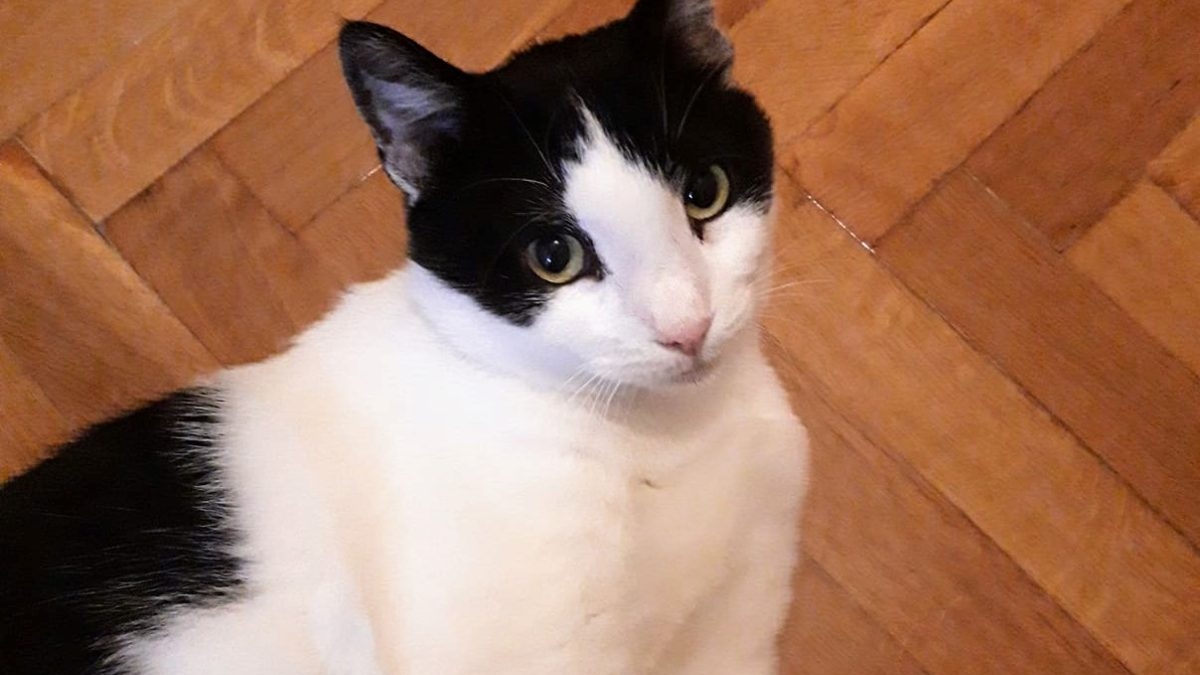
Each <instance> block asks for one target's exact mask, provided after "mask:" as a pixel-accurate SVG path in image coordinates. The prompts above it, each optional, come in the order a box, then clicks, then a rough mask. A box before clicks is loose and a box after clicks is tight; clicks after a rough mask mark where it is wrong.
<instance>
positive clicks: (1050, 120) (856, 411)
mask: <svg viewBox="0 0 1200 675" xmlns="http://www.w3.org/2000/svg"><path fill="white" fill-rule="evenodd" d="M629 4H630V0H490V1H489V2H487V3H478V2H471V1H469V0H444V1H442V2H414V1H413V0H119V1H110V2H101V1H100V0H59V1H57V2H44V1H42V0H8V1H7V2H6V3H5V4H4V5H3V6H0V100H2V101H3V105H0V143H2V144H0V478H2V477H4V476H8V475H12V474H13V473H15V472H17V471H20V470H22V469H23V468H25V467H27V466H29V465H30V464H31V463H33V462H34V461H36V460H37V458H39V457H41V456H43V455H44V454H45V453H46V452H48V450H47V448H49V447H52V445H53V444H54V442H56V441H58V440H61V439H64V438H67V437H69V436H70V435H71V434H72V433H73V432H75V431H77V430H79V429H80V428H81V427H83V426H85V425H87V424H88V423H91V422H94V421H96V420H99V419H101V418H103V417H105V416H107V415H110V414H112V413H114V412H115V411H118V410H121V409H122V408H125V407H128V406H130V405H132V404H134V403H135V402H137V401H139V400H143V399H146V398H148V397H152V396H154V395H156V394H159V393H163V392H165V391H167V390H169V389H172V388H174V387H177V386H180V385H181V384H184V383H186V382H187V381H188V380H189V379H190V378H192V377H194V376H196V375H198V374H201V373H204V372H206V371H209V370H211V369H213V368H216V367H218V365H219V364H231V363H238V362H244V361H247V360H251V359H257V358H260V357H263V356H266V355H268V354H271V353H273V352H275V351H276V350H278V349H279V348H280V347H281V346H282V345H283V344H285V342H286V340H287V338H288V337H289V336H290V335H292V334H294V333H295V332H296V331H298V330H300V329H301V328H302V327H304V326H305V325H306V324H308V323H309V322H311V321H312V320H313V319H314V318H316V317H317V316H319V315H320V314H321V312H322V311H323V310H324V309H326V308H327V307H328V305H329V303H330V300H331V298H332V297H333V296H334V295H335V293H336V292H337V291H338V289H340V288H342V287H344V286H345V285H347V284H349V283H351V282H354V281H357V280H363V279H367V278H371V277H377V276H379V275H381V274H382V273H384V272H385V271H386V270H388V269H389V268H391V267H393V266H394V265H396V264H398V262H399V261H400V259H401V258H402V255H403V253H402V252H403V231H402V228H401V227H399V223H400V222H401V220H402V217H403V216H402V203H401V201H400V197H399V195H398V194H397V192H396V191H395V190H394V189H393V188H391V186H390V185H389V184H388V183H387V181H386V180H385V179H384V178H383V176H382V174H380V173H378V172H376V168H377V167H376V159H375V156H374V153H373V150H372V148H371V144H370V141H369V138H368V136H367V133H366V130H365V128H364V127H363V125H362V124H361V123H360V122H359V121H358V120H357V119H356V118H355V115H354V111H353V109H352V107H351V104H350V102H349V97H348V96H347V95H346V93H345V92H344V91H343V87H342V84H341V81H340V75H339V73H338V69H337V63H336V54H335V53H334V51H333V49H332V48H331V47H330V43H331V40H332V39H333V38H334V35H335V33H336V30H337V27H338V22H339V18H340V17H350V18H359V17H369V18H371V19H373V20H377V21H380V22H383V23H388V24H390V25H393V26H396V27H397V28H400V29H401V30H404V31H405V32H407V33H409V34H410V35H412V36H414V37H416V38H418V39H419V40H421V41H422V42H424V43H425V44H427V45H428V46H429V47H431V48H432V49H434V50H435V51H437V52H439V53H440V54H443V55H444V56H446V57H447V58H449V59H450V60H452V61H454V62H455V63H458V64H459V65H462V66H465V67H470V68H486V67H489V66H491V65H493V64H495V63H497V61H498V60H499V59H501V58H503V56H504V55H505V54H506V53H507V52H508V51H510V50H511V49H512V48H514V47H516V46H519V45H523V44H526V43H528V42H529V41H531V40H537V39H544V38H550V37H553V36H556V35H561V34H563V33H565V32H571V31H578V30H583V29H586V28H588V27H590V26H593V25H596V24H597V23H599V22H600V21H603V20H606V19H609V18H614V17H616V16H619V15H620V14H622V13H623V12H624V11H625V10H626V9H627V7H628V5H629ZM718 5H719V12H718V14H719V17H720V20H721V21H722V23H723V24H724V25H725V27H726V28H727V29H728V31H729V34H730V35H731V36H732V37H733V39H734V41H735V42H736V44H737V48H738V64H737V69H736V73H737V77H738V78H739V79H740V80H741V81H742V82H743V83H745V84H746V85H747V86H749V87H750V88H751V89H753V90H754V91H755V92H757V93H758V94H759V95H760V97H761V99H762V101H763V103H764V105H765V106H766V107H767V108H768V110H769V112H770V113H771V115H772V118H773V120H774V123H775V126H776V129H777V132H778V138H779V157H780V173H779V175H780V181H779V183H780V188H779V200H780V202H781V208H780V222H779V233H778V256H777V257H778V261H777V265H778V270H779V271H778V277H779V283H780V285H789V284H792V282H796V283H795V284H794V285H789V286H788V287H787V288H786V289H785V290H782V291H781V292H780V293H779V295H778V296H777V297H776V299H775V301H774V303H773V305H772V306H771V308H770V310H769V313H768V316H767V317H766V319H765V321H766V323H767V326H768V328H769V331H770V339H769V343H770V344H769V347H770V350H771V353H772V355H773V358H775V360H776V362H777V364H778V366H779V368H780V370H781V372H782V373H783V374H784V376H785V379H786V381H787V383H788V386H789V388H790V390H791V392H792V394H793V397H794V401H795V405H796V406H797V408H798V409H799V410H800V411H801V412H802V413H803V415H804V417H805V419H806V421H807V423H808V425H809V426H810V428H811V431H812V435H813V438H814V443H815V454H814V472H813V487H812V497H811V500H810V504H809V508H808V512H807V516H806V519H805V523H804V526H805V542H804V551H803V554H804V556H803V564H802V565H801V567H800V568H799V570H798V571H797V574H796V581H795V587H796V601H795V605H794V607H795V608H794V612H793V616H792V618H791V621H790V622H789V624H788V628H787V630H786V631H785V634H784V635H783V636H782V638H781V639H782V642H783V646H784V654H785V659H786V664H787V672H789V673H795V674H800V673H805V674H813V675H839V674H845V675H862V674H864V673H880V674H889V675H890V674H896V673H900V674H910V673H912V674H917V673H925V674H927V675H960V674H963V673H997V674H1004V675H1014V674H1020V673H1045V674H1055V675H1058V674H1067V673H1078V674H1080V675H1097V674H1105V673H1112V674H1119V673H1136V674H1137V675H1151V674H1159V673H1162V674H1166V673H1176V674H1184V673H1200V547H1198V545H1200V377H1198V373H1200V337H1198V336H1200V224H1198V222H1197V219H1198V218H1200V117H1197V112H1198V110H1200V39H1198V38H1197V36H1198V35H1200V3H1198V2H1196V0H1087V1H1081V0H728V1H727V2H720V1H719V2H718Z"/></svg>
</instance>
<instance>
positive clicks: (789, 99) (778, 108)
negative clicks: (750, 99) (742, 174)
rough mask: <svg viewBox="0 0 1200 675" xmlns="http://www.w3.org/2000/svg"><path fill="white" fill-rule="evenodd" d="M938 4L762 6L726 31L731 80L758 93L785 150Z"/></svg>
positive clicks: (858, 1) (863, 1) (784, 1)
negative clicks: (733, 56) (732, 52)
mask: <svg viewBox="0 0 1200 675" xmlns="http://www.w3.org/2000/svg"><path fill="white" fill-rule="evenodd" d="M946 2H947V0H898V1H895V2H875V1H873V0H853V1H851V2H847V1H846V0H805V1H804V2H795V1H794V0H769V1H768V2H766V3H765V4H764V5H763V6H762V7H760V8H758V9H756V10H754V11H753V12H751V13H749V14H747V15H746V16H745V17H744V18H743V20H742V21H741V22H740V23H738V24H737V25H735V26H734V27H733V29H732V30H731V32H730V35H731V37H732V38H733V41H734V45H735V48H736V49H737V50H738V52H737V60H736V61H735V64H734V65H735V67H734V75H735V76H736V78H737V80H738V82H740V83H742V84H744V85H745V86H747V87H748V88H750V89H751V90H752V91H754V92H755V93H756V94H758V95H759V97H760V99H761V101H762V104H763V106H764V107H765V108H766V109H767V112H769V113H770V115H771V118H772V120H773V122H774V127H775V133H776V140H777V142H778V144H779V146H780V147H781V148H788V147H790V146H791V145H792V144H793V143H794V142H795V140H796V139H797V138H798V137H799V136H800V135H801V134H802V133H803V132H804V131H805V130H806V129H807V128H808V127H809V126H810V125H811V124H812V123H813V121H814V120H816V119H817V118H818V117H820V116H821V115H822V114H824V113H826V112H827V111H828V110H829V109H830V108H831V107H832V106H833V105H834V103H835V102H837V101H838V100H840V99H841V98H842V97H843V96H845V95H846V93H847V92H848V91H850V89H851V88H852V87H854V86H855V85H856V84H858V83H859V82H860V81H862V79H863V78H864V77H866V76H867V74H868V73H870V72H871V71H872V70H874V69H875V68H876V67H877V66H878V65H879V64H880V62H882V61H883V60H884V59H885V58H887V57H888V55H889V54H891V53H892V52H893V51H894V50H895V49H896V47H898V46H899V45H900V44H901V43H903V42H904V41H905V40H907V39H908V38H909V37H911V36H912V34H913V33H914V32H915V31H916V30H917V29H918V28H919V27H921V26H922V25H923V23H924V22H925V21H927V20H928V19H929V18H930V17H931V16H933V15H934V14H935V13H936V12H937V11H938V10H940V9H941V8H942V7H943V6H945V5H946Z"/></svg>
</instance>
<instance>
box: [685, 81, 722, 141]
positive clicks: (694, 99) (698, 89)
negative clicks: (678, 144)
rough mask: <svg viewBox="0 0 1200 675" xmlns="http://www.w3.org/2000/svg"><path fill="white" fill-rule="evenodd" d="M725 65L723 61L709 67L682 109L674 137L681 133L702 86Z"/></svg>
mask: <svg viewBox="0 0 1200 675" xmlns="http://www.w3.org/2000/svg"><path fill="white" fill-rule="evenodd" d="M725 65H726V64H724V63H718V64H716V65H714V66H713V67H712V68H710V69H709V71H708V73H707V74H706V75H705V76H704V79H702V80H700V84H699V86H697V87H696V91H695V92H694V93H693V94H692V98H691V100H689V101H688V104H687V107H686V108H684V109H683V117H682V118H681V119H680V120H679V128H678V129H676V130H675V138H676V139H678V138H679V137H680V136H682V135H683V127H684V125H686V124H687V121H688V117H689V116H690V115H691V114H692V107H693V106H695V105H696V101H697V100H698V99H699V98H700V92H702V91H704V88H705V87H707V86H708V83H709V82H711V81H712V79H713V77H714V76H715V75H716V74H717V73H719V72H721V71H722V70H724V69H725Z"/></svg>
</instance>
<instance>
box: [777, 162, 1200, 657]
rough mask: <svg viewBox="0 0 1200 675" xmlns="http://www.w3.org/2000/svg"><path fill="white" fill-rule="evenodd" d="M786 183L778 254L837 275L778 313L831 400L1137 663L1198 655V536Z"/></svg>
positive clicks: (810, 272) (782, 329)
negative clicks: (1162, 514) (1141, 494)
mask: <svg viewBox="0 0 1200 675" xmlns="http://www.w3.org/2000/svg"><path fill="white" fill-rule="evenodd" d="M779 190H780V198H781V199H782V200H783V204H784V205H785V206H784V208H783V209H782V222H781V224H780V228H779V229H780V240H781V243H780V246H779V251H780V258H781V261H782V265H784V266H785V269H791V270H793V272H792V273H793V274H794V275H795V276H794V277H793V278H794V279H796V280H800V281H803V280H805V279H820V280H836V282H835V283H826V284H824V285H822V286H821V287H820V291H819V292H805V293H799V294H793V295H788V296H782V297H780V298H778V299H777V300H776V302H775V306H774V307H773V309H772V310H771V311H770V317H768V320H767V325H768V327H769V329H770V330H771V331H772V333H773V334H774V335H776V337H777V338H778V339H780V340H781V341H782V342H783V344H784V345H785V347H786V348H787V349H788V352H789V353H790V354H791V356H792V358H793V359H794V361H795V363H796V365H797V367H798V368H799V369H800V370H801V371H802V372H804V373H806V374H807V375H808V376H809V377H810V379H811V380H812V381H813V382H814V383H815V384H817V385H818V386H819V387H820V388H821V391H822V392H823V395H824V396H825V397H826V398H827V400H828V402H829V404H830V405H831V406H832V407H833V408H834V409H836V410H838V411H839V412H841V413H842V414H843V415H844V416H846V418H847V419H848V420H849V421H850V423H851V424H852V425H853V426H854V427H855V428H856V429H859V430H861V432H862V433H863V434H864V435H865V436H866V437H867V438H869V439H871V441H872V442H874V443H875V444H877V445H878V446H879V447H880V448H882V449H884V450H886V451H887V452H888V453H889V454H890V455H892V456H895V457H897V458H900V459H902V460H903V461H904V462H905V463H907V464H909V465H911V466H912V467H914V468H915V469H916V470H917V471H918V472H919V474H920V475H921V476H922V477H923V478H924V479H925V480H927V481H928V482H929V483H930V484H931V485H932V486H933V487H934V488H936V489H937V490H938V491H939V492H941V493H942V494H944V495H945V496H946V497H947V498H948V499H949V500H950V502H952V503H953V504H954V505H955V506H957V507H958V508H959V509H960V510H962V511H963V512H964V513H965V514H966V516H967V517H968V518H970V519H971V521H972V522H974V523H975V524H976V525H977V526H978V527H979V528H980V529H981V530H982V531H983V532H984V533H985V534H987V535H988V536H989V537H991V538H992V539H993V540H994V541H995V542H996V543H997V544H998V545H999V546H1000V548H1002V549H1003V550H1004V551H1005V552H1006V553H1008V554H1009V556H1010V557H1012V558H1013V560H1014V561H1015V562H1016V563H1017V564H1018V565H1020V566H1021V568H1022V569H1024V570H1025V572H1026V573H1027V574H1028V575H1029V576H1030V577H1031V578H1032V579H1033V580H1034V581H1035V582H1036V583H1037V584H1038V585H1039V586H1041V587H1042V588H1044V589H1046V590H1047V592H1049V593H1050V594H1051V595H1052V596H1053V597H1054V598H1055V599H1056V600H1058V602H1059V603H1060V604H1061V605H1062V606H1063V607H1064V608H1065V609H1066V610H1067V611H1068V612H1070V613H1071V615H1072V616H1074V617H1075V618H1076V619H1077V620H1079V621H1080V622H1081V623H1083V625H1084V626H1085V627H1086V628H1088V630H1089V631H1090V632H1092V634H1093V635H1095V636H1096V637H1097V639H1098V640H1099V641H1100V642H1101V644H1103V645H1104V646H1105V647H1107V648H1108V649H1110V650H1112V651H1113V653H1115V654H1116V655H1117V656H1118V657H1119V658H1120V659H1121V661H1122V662H1123V663H1125V664H1126V665H1127V666H1128V667H1129V668H1130V669H1131V670H1133V671H1135V672H1139V673H1140V672H1145V673H1180V674H1182V673H1188V672H1194V671H1195V670H1196V669H1197V668H1200V556H1197V553H1196V549H1195V548H1194V547H1193V546H1191V545H1190V544H1189V543H1188V541H1187V540H1186V539H1184V538H1183V537H1182V536H1180V535H1179V534H1178V533H1177V532H1176V531H1174V530H1172V529H1171V528H1170V527H1168V526H1167V525H1166V524H1165V523H1164V522H1163V521H1162V520H1161V519H1160V518H1159V517H1158V515H1157V514H1156V513H1155V512H1154V511H1152V510H1151V509H1149V508H1148V507H1147V506H1146V504H1145V502H1144V501H1142V500H1141V499H1140V498H1138V497H1137V495H1136V494H1134V493H1133V491H1132V490H1130V489H1129V486H1128V485H1127V484H1126V483H1124V482H1123V481H1122V480H1120V478H1119V477H1117V476H1116V475H1115V474H1114V473H1113V472H1112V471H1111V470H1110V469H1109V468H1108V467H1107V466H1105V465H1104V464H1103V463H1102V462H1100V461H1099V460H1098V459H1097V458H1096V457H1095V456H1094V455H1093V454H1091V453H1090V452H1088V450H1087V449H1086V448H1084V447H1083V446H1082V445H1080V443H1079V442H1078V441H1077V440H1076V439H1075V438H1074V437H1073V436H1072V435H1071V434H1070V433H1069V432H1067V431H1066V430H1065V429H1063V428H1062V427H1061V426H1060V425H1059V424H1057V423H1056V421H1055V420H1054V419H1052V418H1051V417H1050V416H1049V415H1048V414H1046V413H1045V411H1044V410H1042V409H1041V408H1040V407H1038V405H1037V404H1036V403H1035V402H1034V401H1032V400H1030V398H1029V397H1028V396H1026V395H1025V394H1024V392H1023V391H1022V390H1021V389H1020V388H1019V387H1018V386H1017V385H1016V384H1015V383H1014V382H1012V381H1011V380H1009V379H1008V378H1007V377H1005V376H1004V374H1003V373H1001V372H1000V371H999V370H997V368H996V366H995V365H994V364H993V363H992V362H991V361H990V360H988V359H987V358H985V357H984V356H982V355H981V354H979V353H978V352H976V351H974V350H973V349H972V348H971V347H970V345H968V344H967V343H966V342H965V341H964V340H963V339H962V338H961V337H960V336H959V335H958V334H956V333H955V332H954V330H953V329H952V328H951V327H950V326H948V325H946V324H945V323H944V322H943V321H942V320H941V319H940V318H939V317H938V315H937V314H936V313H935V312H934V311H933V310H931V309H930V308H929V307H928V306H926V305H925V304H924V303H923V302H921V300H920V299H919V298H917V297H915V296H914V295H913V294H912V293H911V292H909V291H907V290H906V289H904V288H903V287H902V286H901V285H900V284H899V283H898V282H897V281H896V280H895V279H894V278H893V277H892V276H891V275H889V274H888V273H887V272H886V271H885V270H884V269H883V268H882V267H881V266H880V264H879V263H878V262H877V260H875V259H874V258H873V257H872V256H871V254H870V253H869V252H868V251H866V250H864V249H863V247H862V246H861V245H859V243H858V242H857V241H855V240H854V239H853V238H852V237H850V236H849V235H848V234H847V233H846V232H845V231H844V230H843V229H842V228H841V227H840V226H839V225H838V223H837V222H836V221H835V220H834V219H833V218H831V217H830V216H829V215H828V214H827V213H826V212H824V211H822V210H820V209H819V208H818V207H817V206H816V205H814V204H812V203H809V202H807V201H805V199H804V197H803V195H801V194H796V191H795V190H794V188H793V187H792V186H791V185H790V183H789V182H788V181H784V182H782V183H781V184H780V186H779ZM954 639H957V636H955V638H954Z"/></svg>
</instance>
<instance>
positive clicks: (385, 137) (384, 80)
mask: <svg viewBox="0 0 1200 675" xmlns="http://www.w3.org/2000/svg"><path fill="white" fill-rule="evenodd" d="M338 47H339V51H340V53H341V57H342V72H343V73H344V74H345V76H346V83H347V84H348V85H349V86H350V93H351V94H352V95H353V96H354V102H355V104H357V105H358V111H359V113H360V114H362V116H363V119H365V120H366V121H367V124H368V125H369V126H370V127H371V134H372V135H373V136H374V137H375V144H376V145H377V146H378V147H379V156H380V158H381V159H382V161H383V167H384V170H386V171H387V174H388V176H389V177H391V179H392V182H394V183H395V184H396V185H398V186H399V187H400V189H402V190H404V192H405V194H406V195H408V198H409V200H410V203H411V202H413V201H416V199H417V198H418V197H419V196H420V194H421V191H422V190H424V189H426V188H428V187H429V179H430V172H431V170H432V165H433V162H434V161H435V160H436V158H437V155H438V154H439V153H440V152H442V151H444V150H445V149H446V147H447V145H448V144H452V143H454V142H455V141H456V140H457V139H458V136H459V132H460V130H461V128H462V122H463V113H464V108H465V105H466V93H465V83H466V81H467V79H468V78H469V77H470V76H469V75H467V74H466V73H464V72H463V71H461V70H459V69H457V68H455V67H454V66H452V65H450V64H449V63H446V62H445V61H443V60H441V59H440V58H438V57H437V56H435V55H434V54H433V53H431V52H430V51H429V50H427V49H425V48H424V47H422V46H421V45H419V44H417V43H416V42H414V41H412V40H410V39H409V38H407V37H405V36H404V35H401V34H400V33H397V32H396V31H394V30H392V29H390V28H387V27H385V26H380V25H378V24H374V23H369V22H366V21H351V22H348V23H347V24H346V25H345V26H343V27H342V32H341V35H340V36H339V37H338Z"/></svg>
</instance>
